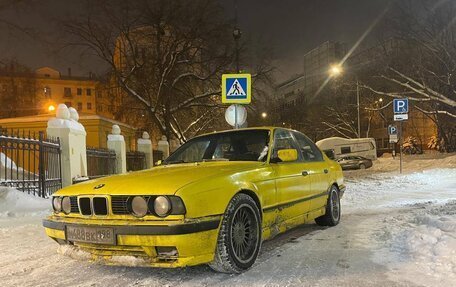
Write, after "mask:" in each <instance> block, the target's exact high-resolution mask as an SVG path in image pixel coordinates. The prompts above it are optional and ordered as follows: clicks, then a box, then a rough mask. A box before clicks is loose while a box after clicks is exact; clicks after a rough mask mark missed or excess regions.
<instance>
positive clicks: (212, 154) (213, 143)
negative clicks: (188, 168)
mask: <svg viewBox="0 0 456 287" xmlns="http://www.w3.org/2000/svg"><path fill="white" fill-rule="evenodd" d="M268 144H269V131H268V130H242V131H233V132H224V133H216V134H211V135H206V136H202V137H197V138H194V139H192V140H190V141H188V142H187V143H185V144H184V145H183V146H181V147H180V148H179V149H178V150H177V151H176V152H174V153H173V154H172V155H170V156H169V157H168V158H167V159H166V160H165V161H164V162H163V164H177V163H189V162H202V161H266V159H267V155H268V151H269V147H268Z"/></svg>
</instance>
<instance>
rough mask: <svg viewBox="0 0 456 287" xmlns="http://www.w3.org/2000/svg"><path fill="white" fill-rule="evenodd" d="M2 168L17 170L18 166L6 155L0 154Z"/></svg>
mask: <svg viewBox="0 0 456 287" xmlns="http://www.w3.org/2000/svg"><path fill="white" fill-rule="evenodd" d="M0 166H1V167H3V168H7V169H11V168H12V169H17V166H16V164H15V163H14V161H13V160H12V159H10V158H9V157H7V156H6V154H4V153H2V152H0Z"/></svg>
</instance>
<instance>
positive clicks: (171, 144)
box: [169, 139, 180, 152]
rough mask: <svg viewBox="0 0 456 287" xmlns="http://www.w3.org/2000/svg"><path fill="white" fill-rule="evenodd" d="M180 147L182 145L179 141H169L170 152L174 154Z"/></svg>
mask: <svg viewBox="0 0 456 287" xmlns="http://www.w3.org/2000/svg"><path fill="white" fill-rule="evenodd" d="M179 147H180V143H179V140H178V139H172V140H170V141H169V150H170V152H174V151H175V150H176V149H178V148H179Z"/></svg>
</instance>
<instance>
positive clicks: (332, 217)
mask: <svg viewBox="0 0 456 287" xmlns="http://www.w3.org/2000/svg"><path fill="white" fill-rule="evenodd" d="M340 214H341V212H340V197H339V189H338V188H337V186H335V185H333V186H331V189H330V190H329V195H328V201H327V203H326V212H325V214H324V215H322V216H320V217H318V218H315V222H316V223H317V224H318V225H320V226H336V225H337V224H339V221H340Z"/></svg>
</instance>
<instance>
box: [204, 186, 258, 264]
mask: <svg viewBox="0 0 456 287" xmlns="http://www.w3.org/2000/svg"><path fill="white" fill-rule="evenodd" d="M260 246H261V218H260V211H259V209H258V207H257V205H256V203H255V201H254V200H253V199H252V198H251V197H250V196H248V195H246V194H243V193H239V194H237V195H236V196H234V197H233V199H232V200H231V201H230V203H229V204H228V207H227V209H226V211H225V214H224V216H223V220H222V225H221V227H220V231H219V236H218V240H217V247H216V250H215V257H214V261H213V262H212V263H210V264H209V266H210V267H211V268H212V269H214V270H215V271H218V272H224V273H241V272H242V271H244V270H247V269H249V268H250V267H251V266H252V265H253V263H254V262H255V260H256V258H257V256H258V252H259V251H260Z"/></svg>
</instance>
